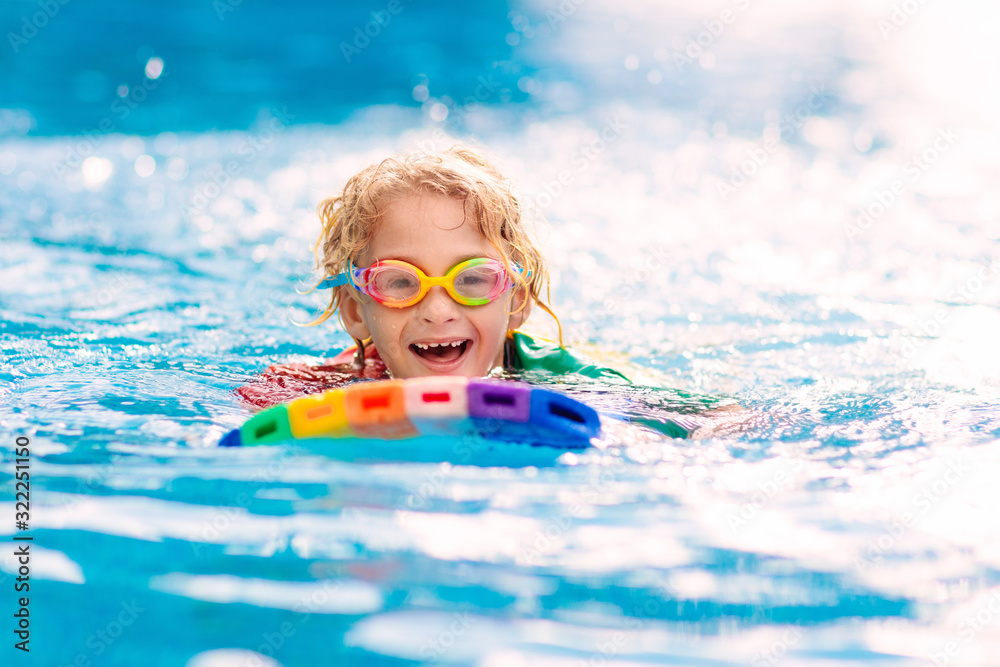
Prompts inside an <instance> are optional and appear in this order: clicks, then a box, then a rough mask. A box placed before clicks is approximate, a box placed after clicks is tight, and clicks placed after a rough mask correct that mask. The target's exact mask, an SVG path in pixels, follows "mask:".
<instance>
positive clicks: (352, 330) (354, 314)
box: [340, 285, 371, 340]
mask: <svg viewBox="0 0 1000 667" xmlns="http://www.w3.org/2000/svg"><path fill="white" fill-rule="evenodd" d="M363 308H364V304H362V303H361V298H360V296H359V295H358V293H357V292H356V291H355V290H354V288H352V287H350V286H349V285H342V286H341V287H340V321H341V322H343V323H344V328H345V329H347V333H349V334H351V337H352V338H354V339H355V340H367V339H368V338H371V333H370V332H369V331H368V325H367V324H366V323H365V319H364V310H363Z"/></svg>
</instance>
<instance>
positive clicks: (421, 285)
mask: <svg viewBox="0 0 1000 667" xmlns="http://www.w3.org/2000/svg"><path fill="white" fill-rule="evenodd" d="M512 267H513V270H514V271H517V272H518V274H520V273H521V272H522V269H521V267H519V266H518V265H517V264H513V265H512ZM529 275H530V272H529ZM347 284H350V285H351V286H352V287H354V288H355V289H356V290H358V291H359V292H361V293H363V294H367V295H368V296H370V297H371V298H373V299H375V300H376V301H378V302H379V303H380V304H382V305H383V306H389V307H390V308H406V307H408V306H412V305H413V304H415V303H417V302H419V301H420V300H421V299H423V298H424V296H426V295H427V292H428V291H429V290H430V288H431V287H434V286H435V285H439V286H441V287H443V288H445V290H447V292H448V294H449V295H451V298H452V299H454V300H455V301H457V302H458V303H460V304H462V305H463V306H482V305H484V304H487V303H490V302H492V301H494V300H495V299H496V298H497V297H498V296H500V295H501V294H503V293H504V292H505V291H507V290H508V289H510V288H511V287H513V286H514V282H513V281H512V280H511V279H510V277H509V276H508V275H507V269H505V268H504V265H503V262H501V261H499V260H496V259H492V258H489V257H477V258H474V259H467V260H465V261H464V262H459V263H458V264H456V265H455V266H453V267H451V269H449V270H448V273H446V274H445V275H443V276H441V277H439V278H438V277H431V276H428V275H426V274H425V273H424V272H423V271H421V270H420V269H418V268H417V267H415V266H413V265H412V264H409V263H407V262H403V261H400V260H398V259H387V260H383V261H379V262H375V263H374V264H372V265H371V266H369V267H367V268H355V267H354V265H353V264H352V263H350V262H348V264H347V271H345V272H344V273H341V274H340V275H337V276H333V277H330V278H327V279H325V280H323V281H322V282H321V283H320V284H319V285H317V286H316V287H317V288H319V289H324V288H328V287H337V286H338V285H347Z"/></svg>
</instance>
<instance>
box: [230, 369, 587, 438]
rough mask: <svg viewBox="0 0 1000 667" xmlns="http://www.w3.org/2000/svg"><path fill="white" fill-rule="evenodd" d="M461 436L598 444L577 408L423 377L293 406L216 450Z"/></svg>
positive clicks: (491, 386) (517, 386)
mask: <svg viewBox="0 0 1000 667" xmlns="http://www.w3.org/2000/svg"><path fill="white" fill-rule="evenodd" d="M463 434H478V435H480V436H483V437H487V438H491V439H498V440H508V441H520V442H527V443H529V444H532V445H543V446H549V447H557V448H562V449H581V448H584V447H588V446H589V445H590V443H591V440H592V439H593V438H597V437H600V435H601V422H600V418H599V417H598V415H597V412H596V411H595V410H594V409H593V408H591V407H589V406H587V405H584V404H583V403H581V402H580V401H577V400H575V399H572V398H570V397H568V396H565V395H563V394H560V393H558V392H555V391H550V390H548V389H542V388H540V387H535V386H532V385H529V384H526V383H524V382H511V381H504V380H477V379H469V378H465V377H423V378H410V379H406V380H377V381H373V382H356V383H354V384H350V385H348V386H346V387H341V388H337V389H333V390H331V391H327V392H325V393H323V394H314V395H310V396H304V397H302V398H297V399H295V400H293V401H289V402H288V403H283V404H282V405H277V406H274V407H273V408H269V409H267V410H264V411H263V412H261V413H259V414H257V415H255V416H254V417H251V418H250V419H249V420H248V421H247V422H246V423H245V424H244V425H243V426H242V427H241V428H239V429H236V430H233V431H230V432H229V433H228V434H227V435H226V436H225V437H224V438H222V441H221V442H220V443H219V445H220V446H222V447H240V446H249V445H270V444H277V443H282V442H288V441H294V440H302V439H310V438H380V439H387V440H396V439H402V438H411V437H416V436H420V435H453V436H455V435H463Z"/></svg>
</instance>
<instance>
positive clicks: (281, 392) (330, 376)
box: [236, 347, 389, 409]
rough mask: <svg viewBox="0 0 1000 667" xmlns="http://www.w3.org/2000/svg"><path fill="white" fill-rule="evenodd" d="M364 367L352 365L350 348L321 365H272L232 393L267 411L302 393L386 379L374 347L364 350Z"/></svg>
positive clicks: (383, 366)
mask: <svg viewBox="0 0 1000 667" xmlns="http://www.w3.org/2000/svg"><path fill="white" fill-rule="evenodd" d="M365 352H366V353H365V368H364V371H363V372H360V373H359V372H358V368H357V367H356V366H355V365H354V348H348V349H346V350H344V351H343V352H341V353H339V354H338V355H337V356H335V357H334V358H333V359H329V360H327V361H325V362H324V363H322V364H318V365H310V364H304V363H288V364H273V365H271V366H268V367H267V369H266V370H264V372H263V373H260V374H259V375H257V376H256V377H254V378H253V379H252V380H250V381H249V382H247V383H246V384H245V385H243V386H241V387H237V389H236V394H237V395H238V396H239V397H240V398H241V399H243V401H244V402H246V403H248V404H249V405H250V406H252V407H254V408H257V409H264V408H269V407H271V406H273V405H278V404H279V403H284V402H285V401H290V400H292V399H294V398H299V397H301V396H305V395H306V394H318V393H321V392H324V391H327V390H329V389H334V388H336V387H342V386H344V385H345V384H347V383H349V382H353V381H355V380H358V379H367V380H378V379H383V378H386V377H388V376H389V373H388V370H387V369H386V366H385V362H383V361H382V358H381V357H380V356H379V355H378V351H377V350H375V348H374V347H369V348H367V349H366V351H365Z"/></svg>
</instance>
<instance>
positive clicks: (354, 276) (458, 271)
mask: <svg viewBox="0 0 1000 667" xmlns="http://www.w3.org/2000/svg"><path fill="white" fill-rule="evenodd" d="M319 215H320V220H321V222H322V227H323V229H322V232H321V234H320V237H319V240H318V242H317V245H316V260H317V266H318V268H319V269H320V270H321V271H322V272H323V274H324V276H325V277H324V278H323V280H321V281H320V282H319V284H318V285H317V286H316V287H317V288H320V289H326V288H330V289H331V295H330V302H329V305H328V306H327V308H326V310H325V311H324V313H323V314H322V315H321V316H320V317H319V318H318V319H317V320H316V321H314V322H312V323H310V325H315V324H319V323H321V322H324V321H326V320H327V319H329V318H330V317H331V316H332V315H333V314H334V313H336V314H337V315H338V316H339V318H340V321H341V323H342V325H343V326H344V328H345V329H346V330H347V332H348V333H349V334H350V335H351V337H352V338H353V339H354V340H355V343H356V347H355V349H354V350H353V351H352V350H346V351H344V352H342V353H341V354H340V355H339V356H337V357H335V358H334V359H332V360H331V361H330V362H329V363H327V364H324V365H320V366H307V365H305V364H288V365H277V366H271V367H270V368H268V369H267V371H266V372H265V373H264V375H263V376H261V377H260V378H258V379H257V380H255V381H254V382H252V383H250V384H247V385H245V386H243V387H240V388H239V389H237V393H238V394H239V395H240V396H241V397H242V398H243V399H245V400H246V401H247V402H249V403H250V404H252V405H254V406H256V407H259V408H263V407H268V406H270V405H274V404H276V403H280V402H282V401H286V400H289V399H291V398H295V397H297V396H300V395H302V394H308V393H317V392H321V391H324V390H326V389H329V388H332V387H335V386H338V385H341V384H344V383H345V382H349V381H352V380H356V379H360V378H368V379H378V378H387V377H395V378H409V377H419V376H426V375H463V376H467V377H483V376H486V375H489V374H491V373H494V372H495V371H498V370H500V369H503V370H506V371H511V372H517V371H523V370H528V369H536V368H537V369H543V370H547V371H550V372H553V373H560V374H564V373H577V374H579V375H583V376H587V377H592V378H604V379H607V380H611V381H615V382H618V383H622V382H628V380H627V379H626V378H625V377H624V376H623V375H622V374H620V373H618V372H617V371H613V370H611V369H607V368H600V367H597V366H594V365H592V364H588V363H586V362H584V361H581V360H580V359H578V358H576V357H575V356H573V355H571V354H570V353H569V352H567V351H566V350H565V349H564V348H563V346H562V327H561V325H559V320H558V318H556V316H555V314H554V313H553V312H552V311H551V309H550V308H549V307H548V306H547V305H546V304H545V302H544V301H542V300H541V298H540V293H541V289H542V287H543V286H545V287H547V286H548V271H547V269H546V266H545V262H544V260H543V259H542V256H541V253H540V252H539V251H538V248H537V247H536V246H535V244H534V243H533V242H532V240H531V239H530V238H529V236H528V234H527V233H526V230H525V228H524V224H523V219H522V207H521V203H520V201H519V200H518V198H517V196H516V195H515V194H514V193H513V192H512V190H511V186H510V183H509V182H508V181H507V180H506V179H505V178H504V177H503V176H502V175H501V174H500V172H499V171H497V169H496V168H495V167H494V166H493V165H492V164H491V163H490V162H489V161H488V160H487V159H486V158H485V157H483V156H482V155H481V154H479V153H478V152H476V151H474V150H471V149H469V148H465V147H455V148H452V149H450V150H447V151H444V152H440V153H410V154H404V155H400V156H397V157H393V158H389V159H386V160H384V161H382V162H380V163H378V164H374V165H371V166H369V167H368V168H366V169H364V170H362V171H361V172H360V173H358V174H357V175H355V176H354V177H353V178H351V179H350V180H349V181H348V182H347V185H346V186H345V187H344V190H343V191H342V192H341V193H340V194H338V195H336V196H334V197H331V198H329V199H327V200H325V201H324V202H322V203H321V204H320V206H319ZM536 305H537V306H538V307H539V308H541V309H542V310H544V311H546V312H547V313H549V314H550V315H552V317H553V318H554V319H555V320H556V324H557V326H559V339H560V344H559V345H558V346H557V345H555V344H553V343H546V342H543V341H538V340H535V339H533V338H531V337H529V336H526V335H525V334H522V333H520V332H518V331H517V329H518V328H519V327H520V326H521V325H522V324H523V323H524V322H525V320H527V319H528V316H529V315H530V314H531V311H532V309H533V307H534V306H536ZM701 407H702V409H704V404H702V405H701ZM671 434H672V435H677V433H671ZM684 434H685V435H686V434H688V433H687V431H685V432H684Z"/></svg>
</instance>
